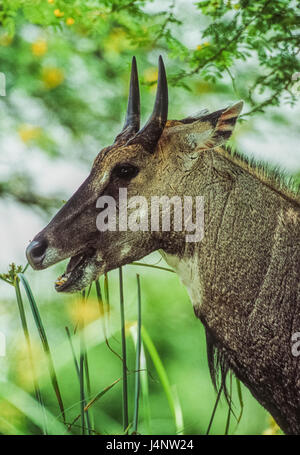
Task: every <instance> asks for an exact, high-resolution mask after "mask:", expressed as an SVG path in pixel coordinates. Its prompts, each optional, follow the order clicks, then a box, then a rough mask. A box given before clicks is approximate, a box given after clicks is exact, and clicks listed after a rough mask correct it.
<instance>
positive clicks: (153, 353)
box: [141, 325, 182, 433]
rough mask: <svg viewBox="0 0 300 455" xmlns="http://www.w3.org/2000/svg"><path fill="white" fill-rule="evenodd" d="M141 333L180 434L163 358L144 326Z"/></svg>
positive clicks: (179, 424) (180, 424) (174, 403)
mask: <svg viewBox="0 0 300 455" xmlns="http://www.w3.org/2000/svg"><path fill="white" fill-rule="evenodd" d="M141 333H142V339H143V342H144V344H145V346H146V348H147V350H148V352H149V354H150V357H151V359H152V362H153V364H154V366H155V368H156V371H157V374H158V376H159V379H160V382H161V384H162V387H163V389H164V392H165V395H166V397H167V400H168V403H169V407H170V410H171V412H172V415H173V417H174V421H175V427H176V432H178V433H180V432H181V431H182V423H181V422H178V420H177V419H178V412H176V406H177V403H176V402H175V400H174V396H173V393H172V389H171V386H170V382H169V379H168V376H167V373H166V370H165V367H164V366H163V363H162V360H161V358H160V356H159V354H158V352H157V349H156V347H155V346H154V343H153V341H152V340H151V338H150V336H149V334H148V332H147V331H146V329H145V327H144V326H143V325H142V330H141Z"/></svg>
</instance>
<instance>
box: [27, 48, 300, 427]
mask: <svg viewBox="0 0 300 455" xmlns="http://www.w3.org/2000/svg"><path fill="white" fill-rule="evenodd" d="M241 108H242V103H241V102H239V103H237V104H235V105H234V106H232V107H229V108H226V109H220V110H218V111H216V112H213V113H211V114H203V113H202V115H201V116H198V117H188V118H185V119H183V120H169V121H168V120H167V113H168V89H167V79H166V73H165V68H164V64H163V61H162V58H161V57H160V58H159V73H158V85H157V93H156V99H155V105H154V109H153V112H152V114H151V116H150V118H149V120H148V121H147V123H146V124H145V126H144V127H143V128H142V129H141V130H140V95H139V85H138V74H137V68H136V61H135V58H133V62H132V70H131V80H130V93H129V101H128V107H127V115H126V120H125V124H124V127H123V130H122V132H121V133H120V134H119V135H118V136H117V137H116V139H115V141H114V143H113V144H112V145H111V146H110V147H106V148H104V149H103V150H102V151H101V152H100V153H99V154H98V156H97V158H96V159H95V162H94V164H93V167H92V170H91V172H90V174H89V176H88V177H87V179H86V180H85V181H84V182H83V184H82V185H81V186H80V187H79V189H78V190H77V191H76V192H75V194H74V195H73V196H72V197H71V198H70V200H69V201H68V202H67V203H66V204H65V205H64V206H63V207H62V208H61V209H60V211H59V212H58V213H57V214H56V216H55V217H54V218H53V219H52V221H51V222H50V223H49V224H48V225H47V226H46V227H45V228H44V229H43V230H42V231H41V232H40V233H39V234H37V235H36V237H35V238H34V240H33V241H32V242H31V243H30V245H29V246H28V248H27V258H28V261H29V263H30V264H31V266H32V267H33V268H34V269H37V270H40V269H44V268H46V267H49V266H51V265H53V264H55V263H57V262H59V261H62V260H63V259H66V258H71V259H70V261H69V263H68V266H67V268H66V272H65V273H64V275H63V276H62V277H60V279H59V280H58V281H57V283H56V290H57V291H59V292H61V291H62V292H74V291H79V290H81V289H83V288H84V287H86V286H87V285H88V284H90V283H91V282H92V280H95V279H96V278H97V277H98V276H99V275H100V274H103V273H105V272H107V271H109V270H112V269H115V268H116V267H119V266H122V265H124V264H128V263H130V262H132V261H135V260H138V259H140V258H143V257H144V256H146V255H147V254H149V253H151V252H153V251H155V250H160V251H161V253H162V255H163V257H164V258H165V260H166V261H167V262H168V263H169V264H170V265H171V266H172V267H173V268H174V269H175V270H176V271H177V273H178V274H179V276H180V277H181V279H182V281H183V283H184V284H185V285H186V287H187V289H188V291H189V295H190V298H191V300H192V303H193V306H194V311H195V314H196V316H197V317H198V318H200V320H201V321H202V323H203V324H204V327H205V330H206V335H207V352H208V360H209V365H210V368H211V374H212V377H213V379H215V377H214V375H216V371H215V366H216V364H215V362H216V358H217V359H218V361H219V362H218V363H219V365H221V370H222V371H223V373H224V374H225V373H226V372H227V371H228V369H230V370H232V371H233V372H234V373H235V374H236V376H237V377H238V378H239V379H240V380H241V381H242V382H243V383H244V384H245V385H246V386H247V387H248V388H249V389H250V391H251V392H252V394H253V395H254V397H255V398H256V399H257V400H258V401H259V402H260V403H261V404H262V405H263V406H264V407H265V408H266V409H267V410H268V411H269V412H270V413H271V414H272V415H273V417H274V418H275V420H276V421H277V422H278V424H279V425H280V426H281V428H282V429H283V431H284V432H286V433H288V434H296V433H300V365H299V361H300V355H299V354H300V352H299V351H300V350H297V349H296V350H295V349H294V351H293V340H294V342H295V341H296V339H297V336H298V337H299V338H300V334H299V332H300V299H299V297H300V285H299V265H300V261H299V253H300V227H299V226H300V223H299V219H300V216H299V215H300V210H299V207H300V204H299V199H297V195H296V194H293V193H292V192H289V190H288V189H287V188H286V189H284V188H282V185H281V184H280V182H278V180H277V179H276V178H275V177H268V176H267V175H265V173H264V169H263V168H260V167H259V166H258V167H255V166H254V165H252V164H251V163H249V162H248V161H247V160H246V159H244V158H242V157H241V156H240V155H235V156H232V155H231V153H230V152H229V151H228V150H227V149H225V148H222V147H221V146H222V145H223V144H225V142H226V141H227V140H228V138H229V137H230V135H231V133H232V131H233V128H234V126H235V123H236V120H237V117H238V115H239V113H240V111H241ZM120 188H123V189H126V190H127V195H128V198H130V197H134V196H140V195H142V196H143V197H144V198H146V200H147V201H148V200H150V198H151V197H152V196H160V197H164V196H168V197H169V198H172V197H175V196H179V197H182V198H183V197H184V196H185V195H189V196H194V197H196V196H198V195H200V196H202V197H203V198H204V199H203V200H204V209H203V213H204V236H203V238H202V239H201V241H196V242H187V241H186V229H185V228H184V227H183V229H182V230H181V231H180V230H176V229H174V222H172V223H171V226H170V229H169V230H163V229H161V228H159V229H157V230H151V229H150V230H149V229H148V230H147V229H135V230H129V229H127V230H126V229H115V230H113V229H111V230H110V229H107V230H104V229H103V231H101V232H99V229H98V228H97V215H99V213H102V212H103V210H105V208H104V207H102V211H99V208H97V207H99V206H97V200H98V198H99V197H100V196H110V197H111V198H114V199H115V200H117V196H118V192H119V190H120ZM123 204H124V201H123ZM116 207H117V210H116V213H115V217H116V220H118V216H119V209H120V206H119V205H117V206H116ZM127 209H128V213H132V212H133V207H132V206H131V207H129V204H128V207H127ZM173 211H174V210H173ZM194 211H195V208H193V212H192V216H193V217H194V216H196V215H197V214H196V213H194ZM150 216H151V215H150V213H149V212H147V211H145V210H140V211H139V215H138V217H137V218H139V219H140V221H142V219H143V218H144V221H145V217H150ZM295 337H296V338H295ZM298 344H299V343H298ZM294 348H295V346H294ZM295 351H296V352H295Z"/></svg>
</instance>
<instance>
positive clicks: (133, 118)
mask: <svg viewBox="0 0 300 455" xmlns="http://www.w3.org/2000/svg"><path fill="white" fill-rule="evenodd" d="M139 129H140V90H139V77H138V72H137V66H136V58H135V57H133V58H132V64H131V76H130V86H129V96H128V105H127V112H126V118H125V123H124V126H123V129H122V131H121V133H120V134H118V136H117V137H116V140H115V142H117V141H118V140H120V139H121V140H122V141H127V140H128V139H129V138H130V137H132V136H133V135H134V134H135V133H137V132H138V130H139Z"/></svg>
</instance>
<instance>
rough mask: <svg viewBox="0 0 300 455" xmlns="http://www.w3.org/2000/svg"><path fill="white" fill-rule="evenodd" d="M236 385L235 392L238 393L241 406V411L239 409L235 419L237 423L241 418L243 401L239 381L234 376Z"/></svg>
mask: <svg viewBox="0 0 300 455" xmlns="http://www.w3.org/2000/svg"><path fill="white" fill-rule="evenodd" d="M236 387H237V393H238V397H239V402H240V407H241V411H240V414H239V416H238V419H237V423H238V424H239V423H240V420H241V418H242V415H243V411H244V401H243V395H242V388H241V382H240V380H239V379H238V378H236Z"/></svg>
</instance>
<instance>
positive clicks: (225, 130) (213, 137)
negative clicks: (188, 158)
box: [197, 101, 243, 150]
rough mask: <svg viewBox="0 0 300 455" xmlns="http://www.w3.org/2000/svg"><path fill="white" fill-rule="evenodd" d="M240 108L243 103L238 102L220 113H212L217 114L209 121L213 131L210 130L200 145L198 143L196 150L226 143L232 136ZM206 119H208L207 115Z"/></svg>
mask: <svg viewBox="0 0 300 455" xmlns="http://www.w3.org/2000/svg"><path fill="white" fill-rule="evenodd" d="M242 108H243V101H239V102H238V103H236V104H234V105H233V106H231V107H228V108H227V109H225V110H223V111H221V112H220V111H217V112H214V114H217V115H216V116H215V119H214V120H211V123H212V126H214V124H215V126H214V129H213V130H212V132H211V134H210V135H209V137H208V138H207V139H206V140H205V141H204V142H203V143H202V144H201V143H200V144H199V146H198V147H197V148H199V149H200V150H207V149H212V148H214V147H217V146H220V145H222V144H224V143H225V142H226V141H228V139H229V138H230V136H231V135H232V132H233V130H234V127H235V124H236V121H237V119H238V116H239V114H240V112H241V110H242ZM210 115H213V114H210ZM207 117H209V115H208V116H207ZM203 120H204V119H203V118H202V121H203Z"/></svg>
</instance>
